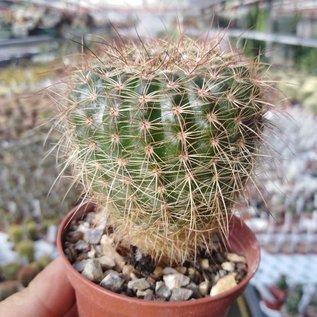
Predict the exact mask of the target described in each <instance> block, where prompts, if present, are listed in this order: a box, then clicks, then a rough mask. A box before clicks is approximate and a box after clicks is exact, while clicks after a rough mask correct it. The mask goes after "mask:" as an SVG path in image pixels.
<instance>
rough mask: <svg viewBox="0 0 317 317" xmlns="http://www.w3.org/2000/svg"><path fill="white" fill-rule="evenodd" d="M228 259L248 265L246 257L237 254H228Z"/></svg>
mask: <svg viewBox="0 0 317 317" xmlns="http://www.w3.org/2000/svg"><path fill="white" fill-rule="evenodd" d="M227 259H228V260H229V261H230V262H244V263H246V259H245V257H244V256H241V255H238V254H236V253H228V254H227Z"/></svg>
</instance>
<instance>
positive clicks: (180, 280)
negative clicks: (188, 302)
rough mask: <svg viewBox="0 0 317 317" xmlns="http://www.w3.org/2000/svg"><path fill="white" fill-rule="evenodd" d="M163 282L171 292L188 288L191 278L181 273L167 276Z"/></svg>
mask: <svg viewBox="0 0 317 317" xmlns="http://www.w3.org/2000/svg"><path fill="white" fill-rule="evenodd" d="M163 280H164V282H165V285H166V286H167V287H168V288H169V289H170V290H174V289H175V288H180V287H182V286H186V285H188V284H189V283H190V278H189V277H188V276H185V275H184V274H180V273H176V274H169V275H165V276H163Z"/></svg>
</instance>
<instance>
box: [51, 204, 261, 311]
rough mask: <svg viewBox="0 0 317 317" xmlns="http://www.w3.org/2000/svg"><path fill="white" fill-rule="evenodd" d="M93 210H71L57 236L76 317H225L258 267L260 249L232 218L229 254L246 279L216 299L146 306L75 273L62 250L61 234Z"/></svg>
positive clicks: (236, 219) (254, 239)
mask: <svg viewBox="0 0 317 317" xmlns="http://www.w3.org/2000/svg"><path fill="white" fill-rule="evenodd" d="M93 208H94V207H93V205H86V206H83V207H81V208H80V209H78V210H77V209H76V210H75V209H74V210H72V211H71V212H70V213H69V214H68V215H67V216H66V217H65V219H64V220H63V222H62V224H61V225H60V228H59V232H58V241H57V246H58V251H59V254H60V256H61V257H62V258H63V260H64V264H65V269H66V270H65V272H66V275H67V277H68V279H69V281H70V283H71V284H72V285H73V287H74V289H75V293H76V299H77V306H78V314H79V317H143V316H144V317H149V316H151V317H177V316H181V317H225V316H226V315H227V312H228V310H229V308H230V305H231V304H232V303H233V302H234V301H235V300H236V299H237V297H238V296H239V295H241V294H242V292H243V290H244V289H245V287H246V285H247V284H248V282H249V280H250V279H251V278H252V276H253V275H254V273H255V272H256V270H257V267H258V265H259V260H260V249H259V245H258V243H257V241H256V238H255V236H254V234H253V232H252V231H251V230H250V229H249V228H248V227H247V226H246V225H245V224H244V223H243V222H242V221H241V220H240V219H238V218H237V217H233V218H232V220H231V224H230V226H231V231H230V236H229V247H230V250H231V251H232V252H235V253H238V254H241V255H244V256H245V257H246V260H247V263H248V273H247V276H246V277H245V278H244V280H243V281H242V282H241V283H239V284H238V285H237V286H236V287H234V288H232V289H231V290H229V291H226V292H224V293H222V294H219V295H217V296H213V297H207V298H202V299H195V300H191V301H187V302H149V301H144V300H142V299H136V298H131V297H128V296H125V295H120V294H116V293H113V292H110V291H108V290H106V289H104V288H102V287H100V286H99V285H97V284H94V283H92V282H90V281H89V280H87V279H86V278H84V277H83V276H82V275H81V274H80V273H78V272H77V271H76V270H75V269H74V268H73V267H72V265H71V264H70V263H69V261H68V259H67V258H66V256H65V255H64V252H63V248H62V244H63V240H64V234H65V233H66V231H67V227H68V226H69V225H70V222H71V221H72V219H73V218H74V217H75V218H76V219H79V218H80V217H82V216H83V215H84V214H85V213H87V212H89V211H92V210H93ZM75 211H76V212H75Z"/></svg>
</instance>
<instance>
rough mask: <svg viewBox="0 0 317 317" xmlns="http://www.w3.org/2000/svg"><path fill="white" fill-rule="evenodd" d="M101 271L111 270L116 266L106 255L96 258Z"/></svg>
mask: <svg viewBox="0 0 317 317" xmlns="http://www.w3.org/2000/svg"><path fill="white" fill-rule="evenodd" d="M97 260H98V261H99V263H100V265H101V267H102V269H103V270H108V269H112V268H114V267H115V266H116V263H115V261H114V260H113V259H112V258H111V257H109V256H108V255H104V256H102V257H100V258H97Z"/></svg>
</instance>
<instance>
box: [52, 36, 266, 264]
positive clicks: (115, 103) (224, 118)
mask: <svg viewBox="0 0 317 317" xmlns="http://www.w3.org/2000/svg"><path fill="white" fill-rule="evenodd" d="M268 86H269V85H268V84H267V83H266V82H265V81H262V80H261V79H260V77H259V65H258V64H257V63H256V62H251V61H248V60H246V59H244V58H243V57H241V55H240V54H239V53H237V52H234V51H231V50H230V51H223V50H221V49H220V45H218V43H214V42H207V41H202V42H200V41H195V40H192V39H189V38H182V39H181V40H178V41H177V42H170V41H165V40H156V41H151V42H149V43H140V44H131V43H130V44H125V45H121V46H120V45H119V46H115V45H114V46H108V47H107V49H106V50H105V52H104V54H103V55H101V56H98V57H97V58H93V59H92V60H89V61H86V65H85V66H84V67H82V68H81V69H77V70H76V71H75V72H74V73H73V74H72V76H71V79H70V80H69V83H68V88H69V90H68V93H67V94H65V96H66V97H65V98H64V100H63V102H62V103H60V104H59V109H60V113H59V116H58V120H59V121H58V122H59V123H61V125H60V126H61V127H62V131H63V137H62V138H61V142H60V148H61V150H62V152H63V153H64V154H66V157H67V163H66V166H72V167H73V172H74V176H75V179H76V180H78V181H80V182H81V183H82V184H83V185H84V189H85V192H86V197H88V198H89V200H91V201H93V202H95V203H96V204H97V205H98V206H99V208H101V209H104V210H105V212H106V213H107V216H108V219H109V221H110V222H111V223H112V224H113V227H114V228H115V234H116V235H117V237H118V238H120V237H121V238H122V237H123V238H124V240H126V241H129V243H131V244H135V245H137V246H138V247H140V248H141V249H143V250H144V251H145V252H147V253H149V254H150V255H152V256H153V257H155V258H162V257H163V258H167V259H169V260H170V261H174V262H178V263H181V262H182V261H184V260H185V259H186V258H189V257H191V256H194V254H195V253H196V251H197V250H198V249H199V248H201V247H204V248H207V249H209V248H210V247H211V237H212V236H213V235H214V234H215V233H221V234H222V235H223V236H226V235H227V234H228V230H229V229H228V221H229V219H230V215H231V213H232V208H233V205H234V203H235V201H236V200H237V198H238V196H239V195H241V194H242V192H243V190H244V188H245V186H246V183H247V181H248V180H249V179H250V178H251V174H252V170H253V166H254V163H255V161H256V159H257V157H258V156H259V155H260V154H259V147H260V146H261V144H262V143H263V142H262V133H263V130H264V128H265V126H266V122H267V120H266V119H265V114H266V113H267V111H268V110H270V109H271V105H270V103H269V102H268V101H267V89H268Z"/></svg>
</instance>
